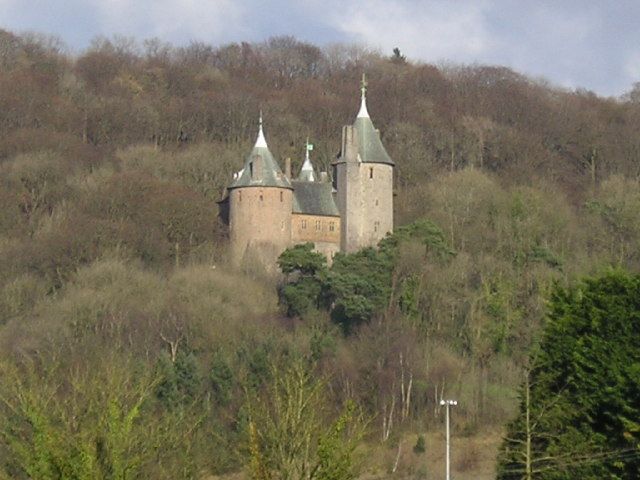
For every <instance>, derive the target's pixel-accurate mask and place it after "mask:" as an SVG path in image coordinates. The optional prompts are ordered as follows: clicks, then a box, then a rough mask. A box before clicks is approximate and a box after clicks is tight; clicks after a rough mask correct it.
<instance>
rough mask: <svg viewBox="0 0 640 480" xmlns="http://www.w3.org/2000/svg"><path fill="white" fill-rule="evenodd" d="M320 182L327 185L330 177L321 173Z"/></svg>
mask: <svg viewBox="0 0 640 480" xmlns="http://www.w3.org/2000/svg"><path fill="white" fill-rule="evenodd" d="M320 181H321V182H322V183H326V182H328V181H329V175H327V172H320Z"/></svg>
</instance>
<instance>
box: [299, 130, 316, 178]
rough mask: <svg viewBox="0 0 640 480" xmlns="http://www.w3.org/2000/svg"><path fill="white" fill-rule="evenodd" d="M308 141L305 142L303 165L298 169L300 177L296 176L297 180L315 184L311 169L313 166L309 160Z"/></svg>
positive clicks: (314, 173)
mask: <svg viewBox="0 0 640 480" xmlns="http://www.w3.org/2000/svg"><path fill="white" fill-rule="evenodd" d="M309 150H310V146H309V140H307V147H306V154H305V157H304V163H303V164H302V168H301V169H300V175H298V180H300V181H303V182H315V181H316V172H315V170H314V169H313V164H312V163H311V159H310V158H309Z"/></svg>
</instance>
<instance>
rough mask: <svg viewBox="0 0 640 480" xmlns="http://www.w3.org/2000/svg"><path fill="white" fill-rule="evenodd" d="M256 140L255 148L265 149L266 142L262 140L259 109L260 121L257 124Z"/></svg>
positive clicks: (262, 133)
mask: <svg viewBox="0 0 640 480" xmlns="http://www.w3.org/2000/svg"><path fill="white" fill-rule="evenodd" d="M258 125H259V126H258V139H257V140H256V145H255V146H256V147H265V148H266V147H267V140H266V139H265V138H264V132H263V131H262V109H260V120H259V122H258Z"/></svg>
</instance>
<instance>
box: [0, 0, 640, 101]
mask: <svg viewBox="0 0 640 480" xmlns="http://www.w3.org/2000/svg"><path fill="white" fill-rule="evenodd" d="M639 20H640V0H609V1H601V0H591V1H587V0H555V1H548V0H273V1H265V0H263V1H260V0H0V28H4V29H6V30H10V31H13V32H25V31H35V32H39V33H45V34H51V35H55V36H58V37H60V38H61V39H62V40H63V41H64V42H65V43H66V44H67V45H68V46H69V47H70V49H71V51H72V52H82V50H83V49H85V48H87V46H88V45H89V44H90V42H91V39H92V38H95V37H97V36H104V37H112V36H114V35H120V36H127V37H134V38H136V39H138V40H144V39H148V38H159V39H161V40H163V41H166V42H170V43H172V44H174V45H188V44H189V43H190V42H192V41H199V42H205V43H210V44H213V45H222V44H225V43H229V42H237V41H250V42H257V41H262V40H266V39H267V38H269V37H272V36H277V35H292V36H294V37H296V38H298V39H299V40H303V41H308V42H311V43H314V44H316V45H318V46H325V45H328V44H331V43H336V42H344V43H358V44H361V45H367V46H369V47H372V48H376V49H379V50H380V51H381V52H382V53H389V54H391V52H392V50H393V48H394V47H398V48H399V49H400V51H401V52H402V53H403V54H404V55H406V56H407V58H408V59H409V60H412V61H420V62H427V63H436V64H440V63H457V64H460V63H463V64H491V65H503V66H507V67H510V68H512V69H514V70H516V71H518V72H520V73H524V74H527V75H529V76H532V77H534V78H544V79H546V80H547V81H549V82H550V83H552V84H554V85H557V86H560V87H566V88H571V89H573V88H584V89H587V90H591V91H594V92H596V93H597V94H599V95H603V96H618V95H621V94H623V93H624V92H626V91H629V90H630V89H631V88H632V85H633V84H634V83H635V82H640V28H639V26H638V21H639Z"/></svg>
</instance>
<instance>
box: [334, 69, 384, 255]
mask: <svg viewBox="0 0 640 480" xmlns="http://www.w3.org/2000/svg"><path fill="white" fill-rule="evenodd" d="M366 87H367V83H366V81H365V77H364V75H363V76H362V84H361V99H360V110H359V112H358V115H357V117H356V120H355V122H354V123H353V125H348V126H345V127H343V129H342V149H341V152H340V155H339V156H338V158H337V159H336V161H335V162H334V163H333V166H334V182H335V186H336V204H337V206H338V209H339V210H340V215H341V223H342V225H341V227H342V228H341V239H340V243H341V250H342V251H344V252H354V251H356V250H359V249H360V248H363V247H367V246H375V245H377V243H378V242H379V241H380V240H381V239H382V238H384V236H385V235H386V234H387V233H388V232H391V231H393V168H394V162H393V160H391V157H389V154H388V153H387V151H386V150H385V148H384V146H383V145H382V142H381V140H380V134H379V132H378V130H376V128H375V126H374V125H373V122H372V121H371V117H370V116H369V111H368V109H367V99H366Z"/></svg>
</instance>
